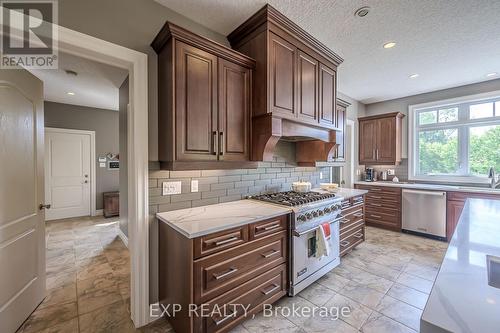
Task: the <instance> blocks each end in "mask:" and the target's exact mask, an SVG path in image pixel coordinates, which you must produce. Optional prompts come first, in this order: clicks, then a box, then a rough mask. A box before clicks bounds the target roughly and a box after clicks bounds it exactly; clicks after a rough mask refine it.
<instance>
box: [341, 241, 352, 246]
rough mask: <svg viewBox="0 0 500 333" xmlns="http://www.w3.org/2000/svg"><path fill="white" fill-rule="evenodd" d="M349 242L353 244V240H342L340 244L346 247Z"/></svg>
mask: <svg viewBox="0 0 500 333" xmlns="http://www.w3.org/2000/svg"><path fill="white" fill-rule="evenodd" d="M349 244H351V242H348V241H342V242H340V245H341V246H343V247H346V246H348V245H349Z"/></svg>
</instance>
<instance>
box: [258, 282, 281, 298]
mask: <svg viewBox="0 0 500 333" xmlns="http://www.w3.org/2000/svg"><path fill="white" fill-rule="evenodd" d="M271 286H273V287H272V288H271V289H269V290H268V291H265V290H262V291H261V292H262V293H263V294H264V295H269V294H270V293H272V292H275V291H276V290H278V289H279V288H280V285H279V284H276V283H273V284H272V285H271Z"/></svg>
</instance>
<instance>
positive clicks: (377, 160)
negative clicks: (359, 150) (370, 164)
mask: <svg viewBox="0 0 500 333" xmlns="http://www.w3.org/2000/svg"><path fill="white" fill-rule="evenodd" d="M377 161H378V148H377Z"/></svg>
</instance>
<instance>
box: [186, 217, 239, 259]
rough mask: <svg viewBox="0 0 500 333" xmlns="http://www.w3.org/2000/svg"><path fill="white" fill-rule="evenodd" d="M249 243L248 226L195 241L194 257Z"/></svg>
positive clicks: (202, 237) (198, 238)
mask: <svg viewBox="0 0 500 333" xmlns="http://www.w3.org/2000/svg"><path fill="white" fill-rule="evenodd" d="M247 241H248V226H247V225H244V226H241V227H238V228H233V229H229V230H224V231H221V232H216V233H213V234H210V235H206V236H201V237H197V238H195V239H194V257H195V258H200V257H203V256H206V255H209V254H213V253H217V252H220V251H222V250H226V249H229V248H232V247H235V246H238V245H240V244H243V243H246V242H247Z"/></svg>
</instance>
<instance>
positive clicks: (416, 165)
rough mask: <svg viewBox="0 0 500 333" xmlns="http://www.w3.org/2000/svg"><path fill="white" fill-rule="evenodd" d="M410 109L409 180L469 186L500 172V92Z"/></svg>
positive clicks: (411, 107)
mask: <svg viewBox="0 0 500 333" xmlns="http://www.w3.org/2000/svg"><path fill="white" fill-rule="evenodd" d="M492 96H495V95H493V94H490V96H488V97H486V98H485V97H484V96H481V97H482V98H478V96H471V97H469V98H460V99H455V100H453V101H452V100H449V101H442V102H436V103H432V104H431V103H429V104H425V105H416V106H410V109H409V113H410V131H411V135H410V137H409V141H410V142H409V164H410V170H409V171H410V173H409V176H410V178H411V179H417V180H442V181H456V182H470V181H474V180H478V179H479V178H483V179H485V178H486V177H487V174H488V170H489V168H490V167H494V168H495V170H496V171H497V172H500V92H497V93H496V96H497V97H492Z"/></svg>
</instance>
